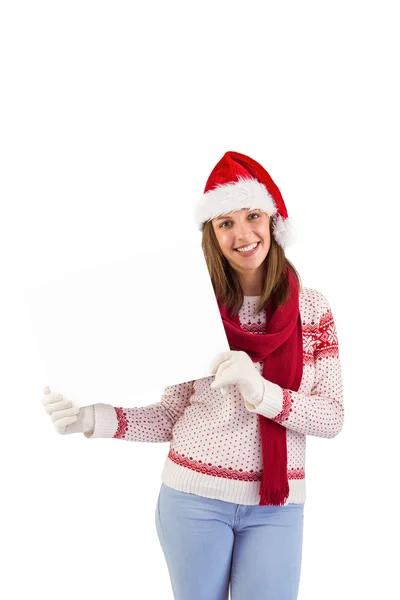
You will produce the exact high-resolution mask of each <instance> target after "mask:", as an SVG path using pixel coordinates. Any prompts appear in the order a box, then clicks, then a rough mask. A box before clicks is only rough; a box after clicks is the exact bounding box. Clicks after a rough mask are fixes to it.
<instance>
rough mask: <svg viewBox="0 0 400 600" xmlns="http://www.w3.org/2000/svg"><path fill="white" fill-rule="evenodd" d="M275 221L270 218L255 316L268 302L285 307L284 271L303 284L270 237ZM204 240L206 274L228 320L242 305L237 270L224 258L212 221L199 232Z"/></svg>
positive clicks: (286, 292) (286, 280)
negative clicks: (268, 246)
mask: <svg viewBox="0 0 400 600" xmlns="http://www.w3.org/2000/svg"><path fill="white" fill-rule="evenodd" d="M273 228H274V219H273V218H271V219H270V223H269V229H270V235H271V245H270V249H269V251H268V254H267V256H266V258H265V260H264V263H263V265H264V277H263V290H262V293H261V297H260V300H259V302H258V304H257V307H256V314H259V313H260V312H261V311H262V310H264V309H265V307H266V305H267V302H268V301H269V300H270V299H271V300H272V301H273V302H274V303H275V305H276V306H281V305H284V304H285V302H286V300H287V298H288V295H289V283H288V279H287V275H286V269H287V268H289V269H291V270H292V271H293V273H294V275H295V277H296V279H297V282H298V284H299V291H300V290H301V287H302V283H301V279H300V275H299V273H298V272H297V271H296V269H295V267H294V266H293V264H292V263H291V262H290V260H289V259H288V258H286V256H285V251H284V249H283V248H282V246H279V244H278V243H277V242H276V241H275V238H274V236H273ZM202 233H203V237H202V242H201V247H202V249H203V253H204V257H205V259H206V263H207V268H208V272H209V274H210V277H211V282H212V285H213V288H214V293H215V296H216V297H217V299H218V300H219V301H221V302H222V304H224V305H225V306H226V307H227V308H228V309H229V312H230V317H231V318H232V316H233V315H235V314H237V313H238V312H239V310H240V308H241V306H242V304H243V297H244V294H243V290H242V288H241V286H240V283H239V276H238V273H237V271H235V270H234V269H232V267H231V266H230V264H229V263H228V261H227V259H226V258H225V256H224V255H223V254H222V251H221V248H220V246H219V243H218V240H217V237H216V235H215V231H214V227H213V224H212V222H211V221H207V222H206V223H205V224H204V225H203V229H202Z"/></svg>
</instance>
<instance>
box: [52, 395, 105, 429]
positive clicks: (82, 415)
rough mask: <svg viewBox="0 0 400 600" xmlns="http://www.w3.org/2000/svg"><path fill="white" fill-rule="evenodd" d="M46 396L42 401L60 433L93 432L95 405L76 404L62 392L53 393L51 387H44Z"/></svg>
mask: <svg viewBox="0 0 400 600" xmlns="http://www.w3.org/2000/svg"><path fill="white" fill-rule="evenodd" d="M43 392H44V394H45V396H44V397H43V399H42V403H43V405H44V407H45V411H46V412H47V414H48V415H51V420H52V422H53V425H54V427H55V429H56V431H58V433H61V434H66V433H93V431H94V406H93V405H90V406H83V407H81V408H79V406H74V405H73V404H72V402H71V400H68V398H66V397H65V396H62V394H55V393H51V391H50V388H49V387H45V388H43Z"/></svg>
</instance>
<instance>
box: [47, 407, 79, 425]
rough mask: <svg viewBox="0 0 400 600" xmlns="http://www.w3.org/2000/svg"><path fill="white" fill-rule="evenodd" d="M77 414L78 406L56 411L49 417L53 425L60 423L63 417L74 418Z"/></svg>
mask: <svg viewBox="0 0 400 600" xmlns="http://www.w3.org/2000/svg"><path fill="white" fill-rule="evenodd" d="M78 412H79V406H72V407H71V408H67V409H66V410H56V411H55V412H53V413H52V415H51V420H52V421H53V423H54V422H55V421H61V420H62V419H63V418H64V417H75V419H76V418H77V417H76V415H77V414H78Z"/></svg>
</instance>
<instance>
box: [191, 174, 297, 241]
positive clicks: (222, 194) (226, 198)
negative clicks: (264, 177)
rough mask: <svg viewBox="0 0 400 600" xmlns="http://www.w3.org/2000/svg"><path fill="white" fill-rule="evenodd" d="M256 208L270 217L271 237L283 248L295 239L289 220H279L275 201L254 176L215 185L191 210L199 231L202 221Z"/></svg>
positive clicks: (291, 223)
mask: <svg viewBox="0 0 400 600" xmlns="http://www.w3.org/2000/svg"><path fill="white" fill-rule="evenodd" d="M243 208H248V209H249V210H254V209H257V208H258V209H260V210H262V211H263V212H265V213H267V215H269V216H270V217H273V220H274V222H275V223H274V228H273V233H274V238H275V240H276V241H277V243H278V244H279V245H280V246H282V248H285V247H287V246H289V245H290V244H292V242H293V241H294V239H295V235H294V227H293V221H292V219H289V217H288V218H286V219H283V218H282V217H281V216H280V215H278V214H277V208H276V205H275V201H274V199H273V197H272V196H271V194H270V193H269V192H268V190H267V188H266V187H265V185H264V184H262V183H260V182H259V181H258V180H257V179H244V178H242V177H240V178H239V179H238V181H237V182H236V183H226V184H222V185H219V186H217V187H216V188H215V189H213V190H210V191H209V192H206V193H205V194H203V196H202V198H201V200H200V201H199V202H198V204H197V206H196V210H195V221H196V224H197V227H198V228H199V229H200V231H201V230H202V228H203V224H204V223H206V222H207V221H211V220H212V219H215V217H220V216H222V215H225V214H227V213H230V212H234V211H236V210H242V209H243Z"/></svg>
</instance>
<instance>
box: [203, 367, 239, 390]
mask: <svg viewBox="0 0 400 600" xmlns="http://www.w3.org/2000/svg"><path fill="white" fill-rule="evenodd" d="M237 382H238V377H237V375H235V373H230V372H229V371H225V372H224V373H222V375H218V376H216V377H215V379H214V381H213V382H212V384H211V386H210V387H211V388H212V389H213V390H214V389H215V388H221V387H223V386H228V385H234V384H235V383H237Z"/></svg>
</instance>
